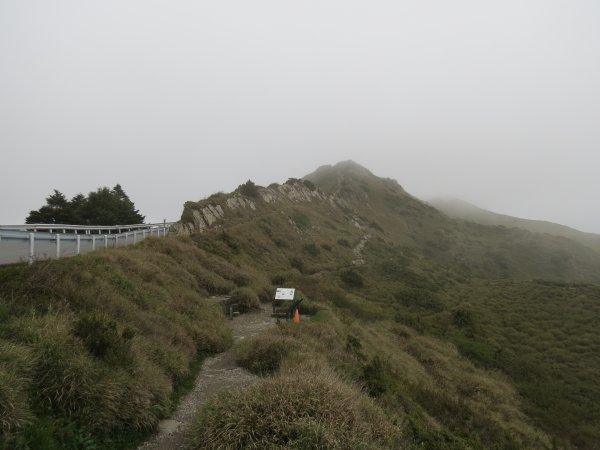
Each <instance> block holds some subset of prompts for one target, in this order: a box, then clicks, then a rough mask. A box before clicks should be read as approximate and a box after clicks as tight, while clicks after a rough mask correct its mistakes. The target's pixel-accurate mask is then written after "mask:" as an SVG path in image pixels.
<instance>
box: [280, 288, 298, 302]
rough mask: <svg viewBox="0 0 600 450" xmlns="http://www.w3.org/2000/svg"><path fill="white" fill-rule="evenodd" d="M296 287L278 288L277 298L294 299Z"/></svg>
mask: <svg viewBox="0 0 600 450" xmlns="http://www.w3.org/2000/svg"><path fill="white" fill-rule="evenodd" d="M295 292H296V289H292V288H277V291H275V300H294V293H295Z"/></svg>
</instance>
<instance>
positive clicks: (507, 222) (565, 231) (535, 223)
mask: <svg viewBox="0 0 600 450" xmlns="http://www.w3.org/2000/svg"><path fill="white" fill-rule="evenodd" d="M428 203H429V204H431V205H433V206H434V207H435V208H437V209H439V210H440V211H442V212H443V213H445V214H447V215H448V216H450V217H453V218H456V219H463V220H467V221H470V222H475V223H479V224H482V225H501V226H505V227H509V228H521V229H523V230H529V231H533V232H535V233H545V234H551V235H554V236H563V237H566V238H569V239H572V240H574V241H577V242H579V243H581V244H583V245H586V246H588V247H590V248H593V249H594V250H596V251H599V252H600V235H598V234H594V233H586V232H583V231H579V230H576V229H574V228H571V227H567V226H565V225H560V224H556V223H552V222H548V221H544V220H530V219H521V218H518V217H512V216H507V215H504V214H497V213H494V212H491V211H487V210H485V209H482V208H479V207H477V206H475V205H473V204H471V203H468V202H465V201H464V200H459V199H455V198H436V199H431V200H428Z"/></svg>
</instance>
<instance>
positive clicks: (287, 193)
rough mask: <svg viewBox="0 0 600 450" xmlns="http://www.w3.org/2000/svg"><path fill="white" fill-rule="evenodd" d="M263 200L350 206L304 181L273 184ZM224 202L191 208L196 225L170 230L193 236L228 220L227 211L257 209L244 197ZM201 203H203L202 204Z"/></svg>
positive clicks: (262, 190) (180, 225)
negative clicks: (324, 202) (222, 220)
mask: <svg viewBox="0 0 600 450" xmlns="http://www.w3.org/2000/svg"><path fill="white" fill-rule="evenodd" d="M258 194H259V195H260V199H261V200H262V201H263V202H264V203H267V204H274V203H277V202H284V201H292V202H312V201H320V200H326V201H329V202H330V204H331V205H332V206H333V207H342V208H343V207H347V206H346V205H347V202H346V201H345V200H343V199H341V198H338V197H337V196H335V195H326V194H324V193H322V192H321V191H319V190H317V189H314V190H311V189H310V188H308V187H307V186H306V185H305V184H304V183H303V182H302V181H297V182H287V183H285V184H282V185H274V186H271V187H268V188H259V189H258ZM221 202H222V203H220V204H219V203H214V204H206V203H204V205H202V206H199V207H197V209H192V211H191V213H192V217H193V222H187V223H178V224H175V225H174V226H173V227H172V228H171V231H172V232H174V233H183V234H191V233H194V232H203V231H205V230H207V229H210V228H214V227H215V226H216V224H217V223H218V221H219V220H221V219H224V218H225V215H226V214H225V210H224V208H227V209H229V210H237V209H242V208H249V209H251V210H253V211H255V210H256V209H257V205H256V203H255V201H253V200H252V199H250V198H248V197H244V196H242V195H240V194H239V193H232V194H230V196H229V197H228V198H225V199H223V200H221ZM201 204H202V203H201Z"/></svg>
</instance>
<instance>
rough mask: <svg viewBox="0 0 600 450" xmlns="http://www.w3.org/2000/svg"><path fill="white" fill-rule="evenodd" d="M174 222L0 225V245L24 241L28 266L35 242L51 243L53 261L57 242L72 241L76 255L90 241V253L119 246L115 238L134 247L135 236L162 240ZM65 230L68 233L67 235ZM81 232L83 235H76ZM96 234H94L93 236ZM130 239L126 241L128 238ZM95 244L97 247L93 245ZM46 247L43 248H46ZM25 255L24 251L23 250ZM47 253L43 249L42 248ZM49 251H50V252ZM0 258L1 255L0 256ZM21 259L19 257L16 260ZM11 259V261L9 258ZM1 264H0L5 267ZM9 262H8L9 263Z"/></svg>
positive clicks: (45, 253) (136, 240) (59, 244)
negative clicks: (110, 242) (26, 245)
mask: <svg viewBox="0 0 600 450" xmlns="http://www.w3.org/2000/svg"><path fill="white" fill-rule="evenodd" d="M174 223H175V222H167V221H166V220H165V221H163V222H162V223H149V224H135V225H114V226H104V225H91V226H86V225H68V224H25V225H0V243H2V242H3V241H7V242H11V241H12V242H15V241H28V251H27V253H26V255H27V256H25V254H24V255H23V256H24V257H26V258H27V259H28V260H29V263H32V262H33V261H34V259H36V257H37V256H36V245H35V244H36V241H37V242H54V244H53V245H54V250H55V255H56V256H55V258H57V259H58V258H61V257H62V252H61V241H64V242H65V243H66V242H69V241H71V242H75V243H76V249H75V252H74V254H76V255H79V254H80V253H81V252H82V247H81V243H82V242H84V241H87V242H91V243H92V248H91V251H94V250H96V249H97V248H102V247H104V248H108V242H109V240H110V241H112V243H113V244H114V245H112V246H114V247H118V246H119V242H121V241H119V238H124V243H123V244H124V245H125V246H127V245H130V244H135V243H137V242H138V237H139V238H141V239H145V238H146V237H147V236H153V235H154V234H155V233H156V237H161V234H162V237H165V236H166V235H167V233H168V232H169V229H170V228H171V226H172V225H173V224H174ZM67 230H68V231H70V233H67ZM78 231H79V232H83V233H78ZM96 231H97V233H96ZM130 236H131V237H133V240H132V241H131V240H129V237H130ZM96 244H98V246H97V245H96ZM46 247H47V246H46ZM23 250H24V252H23V253H25V250H26V249H23ZM46 250H47V248H46ZM54 250H53V251H54ZM0 253H1V252H0ZM0 256H2V255H1V254H0ZM44 257H45V258H47V257H48V256H47V252H44ZM19 258H20V259H21V260H22V258H21V257H19ZM13 259H14V258H13ZM5 263H6V262H1V261H0V264H5ZM9 263H10V261H9Z"/></svg>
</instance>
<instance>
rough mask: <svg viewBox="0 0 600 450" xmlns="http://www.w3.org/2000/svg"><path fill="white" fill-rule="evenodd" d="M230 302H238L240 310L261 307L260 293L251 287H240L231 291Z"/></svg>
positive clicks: (253, 309) (245, 310)
mask: <svg viewBox="0 0 600 450" xmlns="http://www.w3.org/2000/svg"><path fill="white" fill-rule="evenodd" d="M229 303H230V304H237V305H238V308H239V310H240V312H243V313H244V312H249V311H255V310H258V309H260V301H259V299H258V295H256V292H254V291H253V290H252V289H250V288H238V289H235V290H234V291H232V292H231V298H230V299H229Z"/></svg>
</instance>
